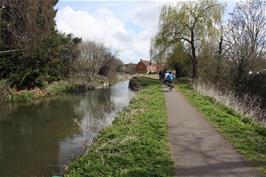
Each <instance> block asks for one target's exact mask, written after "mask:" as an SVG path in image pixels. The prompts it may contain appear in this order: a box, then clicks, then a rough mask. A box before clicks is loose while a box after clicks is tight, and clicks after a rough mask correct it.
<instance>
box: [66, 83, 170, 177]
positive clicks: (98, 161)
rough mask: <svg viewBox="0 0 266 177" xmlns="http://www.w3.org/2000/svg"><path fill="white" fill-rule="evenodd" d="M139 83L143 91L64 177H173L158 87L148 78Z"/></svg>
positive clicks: (159, 86) (160, 92)
mask: <svg viewBox="0 0 266 177" xmlns="http://www.w3.org/2000/svg"><path fill="white" fill-rule="evenodd" d="M138 81H139V83H140V84H141V85H142V86H143V89H142V90H141V91H140V92H139V93H138V94H137V95H136V96H135V98H134V99H133V100H132V101H131V103H130V105H129V107H128V108H127V109H126V110H124V111H122V112H121V113H119V114H118V115H117V117H116V119H115V121H114V122H113V125H112V126H110V127H108V128H106V129H104V130H103V131H102V132H101V133H100V134H99V135H98V137H97V139H96V140H95V141H94V142H93V144H92V145H91V146H90V147H89V148H88V150H87V152H86V153H85V154H84V155H83V156H82V157H81V158H79V159H77V160H76V161H75V162H73V163H72V165H71V166H70V169H69V172H68V174H67V175H66V176H67V177H82V176H90V177H98V176H132V177H133V176H136V177H137V176H141V177H151V176H162V177H170V176H172V175H173V161H172V160H171V156H170V152H169V144H168V140H167V136H168V128H167V115H166V107H165V101H164V98H163V92H162V91H161V85H160V83H159V80H154V79H149V78H141V79H140V78H139V79H138Z"/></svg>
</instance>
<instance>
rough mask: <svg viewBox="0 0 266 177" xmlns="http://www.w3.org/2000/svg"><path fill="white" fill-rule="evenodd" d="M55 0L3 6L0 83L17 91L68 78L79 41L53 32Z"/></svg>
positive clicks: (10, 3) (0, 31) (12, 0)
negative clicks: (6, 83)
mask: <svg viewBox="0 0 266 177" xmlns="http://www.w3.org/2000/svg"><path fill="white" fill-rule="evenodd" d="M56 3H57V1H55V0H47V1H41V0H25V1H23V3H20V2H18V1H15V0H10V1H7V2H4V4H3V6H4V7H5V8H1V13H0V19H1V26H0V27H1V28H0V36H1V37H0V76H1V78H0V79H6V80H8V82H9V83H10V85H11V86H12V87H15V88H17V89H25V88H27V89H32V88H34V87H44V86H45V85H46V83H47V82H49V83H50V82H52V81H57V80H60V79H63V78H65V77H68V76H69V73H70V66H71V64H72V62H73V60H74V59H75V58H76V57H77V55H78V53H77V50H76V46H77V44H78V43H80V42H81V39H80V38H74V37H73V36H72V35H65V34H60V33H59V32H58V31H56V30H55V21H54V17H55V15H56V10H55V9H54V6H55V4H56Z"/></svg>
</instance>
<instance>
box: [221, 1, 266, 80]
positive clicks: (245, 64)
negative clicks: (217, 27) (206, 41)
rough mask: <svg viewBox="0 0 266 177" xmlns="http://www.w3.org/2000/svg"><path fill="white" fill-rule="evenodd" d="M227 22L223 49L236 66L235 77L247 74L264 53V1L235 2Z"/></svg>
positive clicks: (265, 12)
mask: <svg viewBox="0 0 266 177" xmlns="http://www.w3.org/2000/svg"><path fill="white" fill-rule="evenodd" d="M231 16H232V17H231V20H230V21H229V24H228V29H227V30H228V35H226V37H225V41H224V49H225V52H226V55H227V58H229V59H230V60H231V61H233V63H234V64H235V66H236V67H237V79H240V78H242V77H243V75H245V74H247V72H248V70H251V69H252V68H253V66H254V63H255V62H256V61H258V60H261V59H265V54H266V36H265V33H266V2H264V1H261V0H248V1H245V2H241V3H239V4H237V6H236V8H235V10H234V12H233V13H232V14H231Z"/></svg>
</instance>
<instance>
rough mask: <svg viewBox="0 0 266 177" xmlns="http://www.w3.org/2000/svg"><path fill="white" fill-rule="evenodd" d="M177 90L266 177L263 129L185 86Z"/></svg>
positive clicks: (264, 134)
mask: <svg viewBox="0 0 266 177" xmlns="http://www.w3.org/2000/svg"><path fill="white" fill-rule="evenodd" d="M178 89H179V90H181V91H182V93H183V94H184V95H185V96H186V97H187V99H188V100H189V102H190V103H192V104H193V105H194V106H195V107H196V108H197V109H199V110H200V111H201V112H202V113H203V114H204V116H205V117H206V118H207V120H208V121H209V122H210V123H211V124H212V125H214V126H215V127H216V128H217V129H218V131H219V132H220V133H222V134H223V135H224V136H225V137H226V138H227V139H228V140H229V141H230V142H231V143H232V144H233V146H234V147H235V148H236V149H237V150H238V151H239V152H240V153H242V154H243V155H245V156H246V157H247V159H249V160H251V161H253V162H255V163H256V165H257V166H258V168H259V169H260V170H261V171H262V173H263V174H264V175H265V176H266V148H265V147H266V128H265V127H263V126H262V125H259V124H257V123H254V122H252V121H251V119H249V118H244V117H241V116H240V115H238V114H237V113H235V112H234V111H233V110H232V109H230V108H227V107H225V106H223V105H220V104H218V103H216V102H215V101H214V100H213V99H211V98H210V97H206V96H202V95H200V94H199V93H197V92H196V91H194V90H193V89H191V87H188V85H186V84H180V85H179V86H178Z"/></svg>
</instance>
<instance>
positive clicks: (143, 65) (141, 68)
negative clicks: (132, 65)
mask: <svg viewBox="0 0 266 177" xmlns="http://www.w3.org/2000/svg"><path fill="white" fill-rule="evenodd" d="M136 72H137V73H156V66H155V65H154V64H152V63H151V62H150V61H148V60H143V59H141V60H140V61H139V63H138V64H137V65H136Z"/></svg>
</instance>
